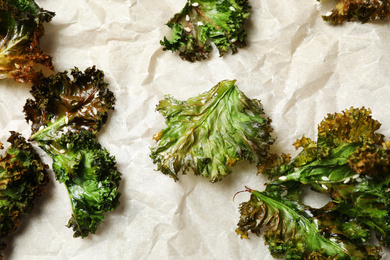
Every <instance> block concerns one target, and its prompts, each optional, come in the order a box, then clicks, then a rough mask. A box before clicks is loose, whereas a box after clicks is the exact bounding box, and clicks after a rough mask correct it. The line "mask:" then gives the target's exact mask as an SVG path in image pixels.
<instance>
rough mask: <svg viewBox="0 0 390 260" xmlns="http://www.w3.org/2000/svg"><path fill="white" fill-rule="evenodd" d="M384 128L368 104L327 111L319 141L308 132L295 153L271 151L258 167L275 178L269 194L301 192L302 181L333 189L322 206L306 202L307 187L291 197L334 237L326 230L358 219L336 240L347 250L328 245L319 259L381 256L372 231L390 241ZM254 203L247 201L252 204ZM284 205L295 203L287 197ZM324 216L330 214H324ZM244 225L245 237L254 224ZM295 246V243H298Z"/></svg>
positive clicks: (389, 147) (389, 145)
mask: <svg viewBox="0 0 390 260" xmlns="http://www.w3.org/2000/svg"><path fill="white" fill-rule="evenodd" d="M379 128H380V123H379V122H378V121H376V120H374V119H372V117H371V111H370V110H369V109H365V108H364V107H363V108H361V109H355V108H351V109H349V110H346V111H343V112H342V113H335V114H328V116H327V117H326V118H325V119H324V120H323V121H322V122H321V123H320V125H319V126H318V136H317V142H314V141H312V140H310V139H309V138H306V137H303V138H302V139H300V140H297V141H296V142H295V143H294V146H295V147H296V148H303V149H302V151H301V152H300V153H299V154H298V155H297V156H296V157H295V158H294V159H291V158H290V157H289V155H286V154H283V155H282V156H277V155H272V156H269V157H268V159H267V161H266V163H265V164H264V165H262V166H261V167H259V172H261V173H264V174H267V175H268V176H269V178H270V179H271V182H270V183H269V184H268V185H267V188H266V191H265V192H264V195H265V196H271V195H272V196H274V195H275V194H277V195H278V196H279V195H280V194H282V193H283V192H284V193H287V194H290V193H293V194H298V191H300V192H301V187H302V186H303V185H306V186H309V187H310V188H311V189H312V190H314V191H316V192H321V193H325V194H329V198H330V200H331V201H330V202H329V203H328V204H327V205H326V206H324V207H323V208H320V209H312V208H310V207H308V206H305V205H303V204H302V203H301V199H302V192H301V193H299V195H298V196H295V198H294V199H291V201H292V202H291V203H295V204H294V205H296V204H297V205H298V204H299V205H300V209H302V208H304V209H305V211H306V212H308V210H309V211H310V212H311V213H310V216H314V219H315V223H316V224H318V225H321V226H322V228H319V234H320V235H322V236H325V237H332V238H333V239H334V238H335V237H337V235H335V234H331V233H327V232H335V233H336V234H338V235H340V234H344V235H345V232H344V231H340V230H345V227H342V226H343V225H344V224H345V223H354V224H353V229H355V230H356V231H357V232H359V234H352V233H351V234H348V235H346V236H344V235H343V236H340V237H339V238H340V241H337V244H340V243H344V244H343V245H342V246H341V248H343V250H342V251H343V252H344V253H345V254H346V256H343V254H342V253H335V252H333V253H331V252H327V251H326V250H325V252H321V257H323V258H319V259H327V257H336V256H337V257H338V258H337V259H380V255H379V254H378V252H379V250H380V248H377V247H372V246H368V245H366V244H365V243H366V242H367V241H368V240H369V239H370V233H371V232H373V233H374V234H375V235H376V237H377V238H378V240H379V242H380V243H381V244H382V245H384V246H388V245H389V244H390V176H389V175H388V173H389V170H390V168H389V162H390V142H386V141H384V136H383V135H382V134H380V133H377V130H378V129H379ZM297 190H298V191H297ZM261 194H263V193H261ZM275 196H276V195H275ZM280 196H282V195H280ZM286 196H287V195H286ZM258 197H259V196H258ZM278 198H279V197H278ZM260 199H261V201H262V202H261V203H260V204H262V203H264V199H263V198H260ZM284 199H286V197H283V200H284ZM248 203H249V204H250V203H251V202H248ZM249 204H246V206H242V207H244V208H245V207H248V205H249ZM271 204H272V203H271ZM284 205H287V206H288V207H289V208H291V207H292V206H291V205H289V204H287V203H286V202H284ZM267 206H269V205H267ZM262 207H263V206H262ZM272 207H275V205H272ZM247 212H248V210H246V211H243V210H242V214H243V215H242V219H243V221H244V220H245V217H246V216H247V215H248V214H249V213H247ZM251 216H253V214H252V215H251ZM324 216H326V217H327V218H326V219H324ZM281 218H284V216H281ZM340 220H343V221H341V222H340ZM248 221H249V220H248ZM252 221H253V220H252ZM284 221H286V220H284ZM321 221H324V222H326V223H322V222H321ZM351 221H353V222H351ZM338 222H340V223H338ZM265 225H267V224H264V226H265ZM348 225H349V224H348ZM239 226H240V227H239V229H238V233H239V234H241V235H242V236H243V237H245V236H247V231H248V230H251V229H253V228H252V227H251V228H246V229H245V228H242V227H243V226H244V225H243V224H239ZM324 227H325V228H324ZM348 232H349V233H350V231H348ZM255 233H257V234H259V230H255ZM363 234H366V235H365V236H363ZM266 241H267V238H266ZM280 241H281V243H282V244H283V245H284V244H285V243H286V245H289V244H288V243H289V242H288V241H289V240H288V239H287V240H286V237H284V238H280ZM346 242H348V243H351V244H353V245H355V246H358V247H359V251H360V253H361V254H360V253H359V252H356V250H355V249H354V248H353V247H351V246H346V245H345V243H346ZM291 247H293V248H296V246H295V245H294V246H291ZM283 248H284V247H283ZM287 248H288V249H286V248H284V249H283V250H282V251H281V254H284V253H286V254H287V256H288V254H289V252H291V250H292V249H291V248H290V246H287ZM324 248H325V249H326V247H324ZM285 249H286V250H285ZM270 250H271V252H272V250H276V249H274V248H271V246H270ZM287 251H289V252H287ZM300 251H302V250H300ZM304 251H305V252H306V253H302V254H303V255H306V254H307V253H310V252H316V253H315V254H318V252H317V249H305V250H304ZM302 252H303V251H302ZM305 257H306V256H305ZM287 259H289V258H287ZM291 259H300V258H291ZM304 259H315V258H304ZM332 259H333V258H332Z"/></svg>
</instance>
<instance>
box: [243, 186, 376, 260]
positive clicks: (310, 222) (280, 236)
mask: <svg viewBox="0 0 390 260" xmlns="http://www.w3.org/2000/svg"><path fill="white" fill-rule="evenodd" d="M248 191H250V192H251V194H252V195H251V198H250V200H249V201H248V202H244V203H242V204H241V205H240V213H241V216H240V221H239V223H238V228H237V229H236V232H237V233H238V234H239V235H241V238H248V231H251V232H253V233H255V234H257V235H259V234H260V233H261V232H262V230H263V229H264V228H266V230H265V231H264V232H263V236H264V240H265V243H266V244H267V245H269V250H270V252H271V254H272V256H273V257H275V258H281V257H283V256H285V257H286V259H296V260H301V259H323V260H325V259H338V260H347V259H348V260H349V259H351V260H357V259H380V254H379V253H380V251H381V249H380V248H379V247H377V246H374V245H365V244H364V241H366V240H368V239H369V237H370V235H371V233H370V230H369V229H368V228H367V226H365V225H364V224H362V223H361V222H359V221H357V220H355V219H354V218H353V217H348V216H343V215H342V214H340V213H338V212H337V211H333V210H332V209H329V208H322V209H320V210H319V209H313V208H310V207H308V206H305V205H303V204H302V203H299V199H300V197H301V195H302V194H301V189H300V188H299V185H296V183H293V184H291V183H289V184H286V186H282V185H276V184H270V185H268V186H267V188H266V190H265V191H263V192H259V191H255V190H250V189H249V190H248Z"/></svg>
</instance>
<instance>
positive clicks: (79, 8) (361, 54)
mask: <svg viewBox="0 0 390 260" xmlns="http://www.w3.org/2000/svg"><path fill="white" fill-rule="evenodd" d="M185 2H186V0H143V1H141V0H111V1H109V0H100V1H90V0H67V1H64V0H56V1H49V0H37V3H38V4H39V5H40V6H41V7H42V8H45V9H47V10H50V11H54V12H55V13H56V16H55V17H54V19H53V20H52V22H50V23H49V24H45V31H46V34H45V36H44V37H43V38H42V40H41V43H42V48H43V49H44V50H45V51H46V52H47V53H49V54H50V55H51V56H52V57H53V62H54V65H55V68H56V71H58V72H59V71H64V70H69V69H71V68H73V67H74V66H77V67H78V68H79V69H80V70H84V69H85V68H87V67H89V66H93V65H96V66H97V68H99V69H101V70H103V71H104V72H105V75H106V81H107V82H108V83H109V85H110V89H111V90H112V91H113V92H114V93H115V95H116V97H117V102H116V109H115V111H113V112H112V113H111V114H110V118H109V120H108V122H107V124H106V126H105V127H104V129H103V130H102V132H101V133H100V134H99V136H98V139H99V141H100V142H101V143H102V144H103V146H104V147H106V148H107V149H108V150H109V151H110V152H111V154H112V155H115V156H116V159H117V161H118V168H119V170H120V171H121V172H122V173H123V180H122V183H121V187H120V190H121V192H122V197H121V205H120V207H119V208H118V209H117V210H116V211H114V212H112V213H109V214H107V215H106V216H107V217H106V220H105V221H104V222H103V223H102V224H101V225H100V226H99V229H98V231H97V233H96V234H95V235H91V236H89V237H87V238H85V239H80V238H77V239H75V238H73V237H72V234H73V232H72V230H70V229H68V228H66V227H65V225H66V223H67V221H68V219H69V217H70V214H71V209H70V203H69V199H68V195H67V193H66V190H65V187H64V186H63V185H62V184H60V183H59V182H57V181H56V180H55V178H54V174H53V172H52V171H50V177H51V183H50V184H49V185H48V186H47V193H46V194H45V195H44V196H43V197H41V198H39V199H38V201H37V202H36V206H35V208H34V210H33V212H32V213H31V214H29V215H28V216H26V217H25V218H24V220H23V221H22V222H21V224H20V227H19V228H18V230H17V232H16V233H14V234H13V235H12V237H11V238H9V239H7V241H6V242H7V243H8V248H7V250H6V251H5V256H6V259H40V260H41V259H262V260H270V259H272V257H271V255H270V254H269V252H268V249H267V247H266V246H264V241H263V239H262V238H258V237H256V236H255V235H251V236H250V239H248V240H241V239H240V237H239V236H238V235H236V233H235V232H234V230H235V228H236V223H237V222H238V219H239V213H238V206H239V204H240V203H241V202H243V201H247V200H248V199H249V194H248V193H240V194H239V195H238V196H237V197H236V198H235V200H234V201H233V196H234V194H235V193H236V192H237V191H240V190H243V189H244V186H245V185H247V186H249V187H250V188H252V189H259V190H263V189H264V186H263V184H264V183H265V182H266V178H265V177H263V176H257V175H256V174H255V172H256V168H255V166H254V165H250V164H248V163H246V162H240V163H238V164H237V165H236V166H235V167H234V171H233V174H231V175H229V176H228V177H227V178H225V179H224V180H223V181H222V182H220V183H216V184H212V183H210V182H208V180H207V179H204V178H201V177H195V176H194V175H193V174H192V173H188V174H187V175H185V176H180V180H179V182H176V183H175V182H174V181H173V180H172V179H171V178H169V177H167V176H165V175H163V174H161V173H159V172H156V171H155V166H154V165H153V164H152V161H151V159H150V158H149V154H150V150H149V149H150V147H152V146H154V145H155V141H154V140H152V136H153V134H155V133H157V132H159V131H160V130H161V129H162V128H165V124H164V118H163V117H162V116H161V115H160V114H159V113H158V112H155V107H156V105H157V103H158V101H159V100H161V99H163V97H164V95H165V94H172V95H174V96H175V97H176V98H177V99H180V100H185V99H187V98H189V97H192V96H195V95H197V94H199V93H201V92H204V91H206V90H209V89H210V88H211V87H212V86H214V85H215V84H217V83H218V82H219V81H221V80H224V79H236V80H237V85H238V86H239V88H240V89H241V90H242V91H243V92H244V93H245V94H246V95H247V96H248V97H250V98H257V99H260V100H261V101H262V103H263V105H264V108H265V112H266V114H267V116H269V117H271V118H272V120H273V127H274V135H275V136H276V137H277V141H276V144H275V145H274V146H273V151H274V152H278V153H281V152H287V153H292V154H295V153H296V151H295V150H294V147H293V146H292V143H293V142H294V141H295V140H296V139H297V138H300V137H302V135H303V134H305V135H306V136H307V137H311V138H315V136H316V133H317V132H316V131H317V130H316V129H317V125H318V123H319V122H320V121H321V120H322V119H323V118H324V117H325V116H326V114H327V113H334V112H339V111H341V110H344V109H347V108H350V107H351V106H355V107H361V106H365V107H369V108H371V109H372V112H373V117H374V118H375V119H377V120H379V121H380V122H382V124H383V125H382V128H381V130H380V131H381V132H382V133H383V134H385V135H386V136H390V117H389V115H390V102H389V97H390V73H389V68H390V52H389V50H390V34H389V31H390V28H389V27H390V20H386V21H383V22H373V23H367V24H361V23H344V24H343V25H341V26H332V25H329V24H327V23H325V22H324V21H323V20H322V19H321V14H325V13H326V12H327V11H329V9H328V8H325V6H324V5H318V4H317V2H316V1H315V0H294V1H275V0H259V1H255V0H251V1H250V3H251V5H252V7H253V8H252V11H251V13H252V17H251V19H250V20H249V22H248V23H247V32H248V46H247V47H246V48H242V49H239V51H238V53H237V54H235V55H230V54H226V55H225V56H224V57H223V58H219V57H218V53H217V52H213V54H212V55H211V57H210V59H209V60H206V61H203V62H197V63H189V62H185V61H182V60H181V59H180V58H179V57H178V55H177V54H173V53H171V52H164V51H162V48H161V46H160V44H159V41H160V40H161V39H162V38H163V37H164V36H165V35H166V36H168V37H170V35H171V32H170V29H169V28H168V27H167V26H165V23H166V22H167V21H168V19H169V18H171V17H172V16H173V15H174V14H175V13H176V12H178V11H180V10H181V8H182V7H183V6H184V4H185ZM30 87H31V86H30V85H23V84H17V83H15V82H13V81H12V80H3V81H1V82H0V91H1V95H0V109H1V113H0V127H1V131H0V138H1V140H2V141H3V142H5V140H6V138H8V136H9V134H8V131H10V130H14V131H19V132H22V133H23V135H24V136H25V137H29V135H30V129H29V128H28V126H27V124H26V123H25V121H24V114H23V112H22V109H23V105H24V103H25V101H26V99H27V98H30V93H29V91H30ZM38 150H39V152H40V153H41V154H42V156H43V159H44V161H45V162H46V163H47V164H49V165H51V159H50V158H49V157H48V156H47V155H45V154H44V153H43V152H42V151H41V150H40V149H39V148H38ZM316 196H318V197H316ZM311 199H312V200H311V203H313V204H318V205H319V206H320V205H322V204H325V203H326V201H324V200H323V198H322V197H321V196H320V195H318V194H315V195H312V197H311ZM389 257H390V254H389V250H388V249H386V250H385V251H384V257H383V259H389Z"/></svg>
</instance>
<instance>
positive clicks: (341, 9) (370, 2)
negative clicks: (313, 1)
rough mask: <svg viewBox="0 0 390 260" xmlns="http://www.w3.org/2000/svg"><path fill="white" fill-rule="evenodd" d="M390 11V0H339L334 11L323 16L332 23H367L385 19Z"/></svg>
mask: <svg viewBox="0 0 390 260" xmlns="http://www.w3.org/2000/svg"><path fill="white" fill-rule="evenodd" d="M318 1H321V0H318ZM389 13H390V1H389V0H383V1H381V0H338V1H337V4H336V6H335V7H334V8H333V9H332V11H330V12H329V13H328V14H326V15H324V16H322V18H323V19H324V20H325V21H327V22H330V23H332V24H340V23H342V22H343V21H360V22H362V23H366V22H369V21H374V20H383V19H385V18H386V17H387V16H388V15H389Z"/></svg>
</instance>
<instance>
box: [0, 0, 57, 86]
mask: <svg viewBox="0 0 390 260" xmlns="http://www.w3.org/2000/svg"><path fill="white" fill-rule="evenodd" d="M53 16H54V13H53V12H49V11H46V10H43V9H42V8H39V6H38V5H37V4H36V3H35V2H34V1H33V0H5V1H1V2H0V20H1V23H0V79H5V78H12V79H14V80H16V81H18V82H37V81H38V80H39V76H38V73H36V72H35V71H34V69H33V66H34V65H35V64H42V65H44V66H46V67H48V68H49V69H53V65H52V60H51V57H50V56H49V55H47V54H45V53H44V52H43V51H42V50H41V48H40V45H39V39H40V38H41V37H42V36H43V34H44V28H43V23H44V22H49V21H50V20H51V19H52V17H53Z"/></svg>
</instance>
